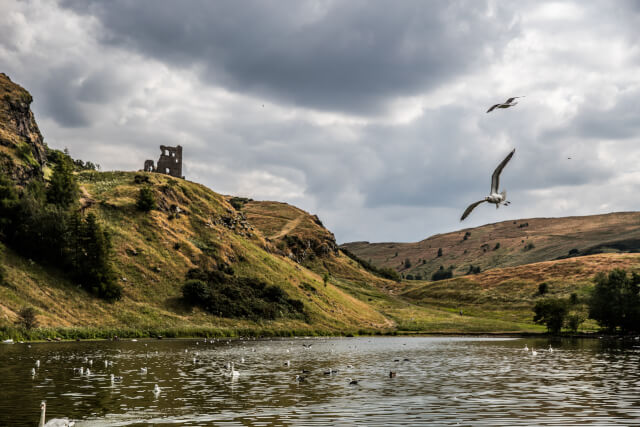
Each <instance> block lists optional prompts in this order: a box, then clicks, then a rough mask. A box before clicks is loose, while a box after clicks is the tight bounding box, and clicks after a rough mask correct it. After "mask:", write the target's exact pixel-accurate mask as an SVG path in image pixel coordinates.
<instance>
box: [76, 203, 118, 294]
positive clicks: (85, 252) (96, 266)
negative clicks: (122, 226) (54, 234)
mask: <svg viewBox="0 0 640 427" xmlns="http://www.w3.org/2000/svg"><path fill="white" fill-rule="evenodd" d="M73 222H74V224H77V225H79V227H78V230H77V231H78V233H77V234H76V236H77V238H76V239H75V240H76V241H75V245H74V246H75V247H76V248H77V249H76V250H75V251H74V257H73V258H74V260H73V261H74V264H75V267H76V269H75V270H76V273H75V274H76V280H77V281H78V282H79V283H80V284H81V285H82V286H83V287H84V288H85V289H87V290H88V291H89V292H91V293H92V294H94V295H97V296H99V297H100V298H103V299H106V300H108V301H115V300H119V299H120V298H121V297H122V287H121V286H120V285H119V284H118V283H117V281H116V275H115V272H114V271H113V266H112V265H111V259H110V258H111V238H110V236H109V235H108V234H107V233H106V232H105V231H104V230H103V229H102V227H101V226H100V224H98V222H97V219H96V216H95V215H94V214H93V213H90V214H88V215H87V217H86V218H85V219H84V220H82V221H79V218H77V217H75V218H74V221H73Z"/></svg>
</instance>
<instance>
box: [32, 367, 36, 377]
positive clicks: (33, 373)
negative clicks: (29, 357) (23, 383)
mask: <svg viewBox="0 0 640 427" xmlns="http://www.w3.org/2000/svg"><path fill="white" fill-rule="evenodd" d="M35 375H36V368H31V376H32V377H35Z"/></svg>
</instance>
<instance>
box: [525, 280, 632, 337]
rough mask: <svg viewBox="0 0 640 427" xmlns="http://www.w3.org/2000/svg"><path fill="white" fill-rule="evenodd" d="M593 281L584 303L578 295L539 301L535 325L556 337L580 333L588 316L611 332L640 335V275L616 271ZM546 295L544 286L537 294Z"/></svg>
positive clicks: (545, 286)
mask: <svg viewBox="0 0 640 427" xmlns="http://www.w3.org/2000/svg"><path fill="white" fill-rule="evenodd" d="M594 281H595V286H594V288H593V290H592V292H591V294H590V295H589V296H588V297H587V298H584V300H583V301H581V300H580V298H579V297H578V295H577V294H571V296H570V297H569V298H552V297H549V298H545V299H543V300H540V301H538V302H537V303H536V305H535V307H534V313H535V315H534V318H533V320H534V322H536V323H539V324H543V325H545V326H546V327H547V330H548V332H550V333H554V334H557V333H560V331H561V330H562V329H563V328H566V329H568V330H570V331H573V332H575V331H577V330H578V328H579V326H580V324H581V323H582V322H583V321H584V320H586V318H587V316H588V317H589V318H591V319H593V320H595V321H596V322H598V324H599V325H600V326H601V327H602V328H603V329H605V330H606V331H608V332H611V333H617V332H619V333H623V334H626V333H638V332H640V274H637V273H635V272H633V273H631V274H629V273H628V272H627V271H625V270H623V269H614V270H612V271H610V272H609V273H608V274H605V273H603V272H600V273H598V274H597V275H596V276H595V278H594ZM543 285H544V286H543ZM547 292H548V286H547V284H546V283H542V284H541V285H540V286H539V288H538V293H539V294H540V295H544V294H546V293H547Z"/></svg>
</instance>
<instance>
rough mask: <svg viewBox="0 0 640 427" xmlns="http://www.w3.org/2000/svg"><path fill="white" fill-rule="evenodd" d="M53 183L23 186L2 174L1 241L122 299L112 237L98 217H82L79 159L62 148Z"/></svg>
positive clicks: (99, 292)
mask: <svg viewBox="0 0 640 427" xmlns="http://www.w3.org/2000/svg"><path fill="white" fill-rule="evenodd" d="M56 153H58V154H57V158H56V163H55V166H54V168H53V173H52V175H51V177H50V179H49V182H48V184H46V185H45V183H44V182H43V181H41V180H37V179H34V180H32V181H31V182H29V183H28V184H27V186H26V187H25V188H19V187H17V186H16V185H15V184H14V183H13V182H12V181H11V180H10V179H9V178H8V177H7V176H6V175H5V174H0V240H2V241H3V242H4V243H6V244H7V245H8V246H9V247H11V248H13V249H14V250H15V251H17V252H18V253H20V254H21V255H22V256H24V257H26V258H30V259H32V260H35V261H38V262H41V263H43V264H48V265H50V266H53V267H57V268H59V269H60V270H61V271H63V272H65V274H66V275H68V276H69V277H70V278H71V279H72V280H74V281H75V282H76V283H78V284H80V285H81V286H82V287H83V288H85V289H86V290H87V291H89V292H91V293H92V294H94V295H96V296H99V297H101V298H104V299H107V300H110V301H113V300H117V299H120V297H121V295H122V288H121V287H120V285H118V283H117V281H116V277H115V273H114V270H113V267H112V264H111V251H112V249H111V239H110V236H109V234H108V233H107V232H106V231H105V230H104V229H103V227H102V226H101V225H100V224H99V222H98V220H97V218H96V216H95V215H94V214H93V213H89V214H88V215H86V216H82V215H81V213H80V211H79V203H78V199H79V189H78V184H77V183H76V180H75V177H74V175H73V171H74V163H73V160H72V159H71V158H70V157H69V156H67V155H65V154H63V153H61V152H56Z"/></svg>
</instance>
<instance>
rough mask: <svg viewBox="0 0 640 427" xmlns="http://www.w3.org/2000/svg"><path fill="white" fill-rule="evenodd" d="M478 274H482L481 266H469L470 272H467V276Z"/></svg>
mask: <svg viewBox="0 0 640 427" xmlns="http://www.w3.org/2000/svg"><path fill="white" fill-rule="evenodd" d="M478 273H480V266H479V265H476V266H475V267H474V266H473V264H471V265H470V266H469V270H468V271H467V274H478Z"/></svg>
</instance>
